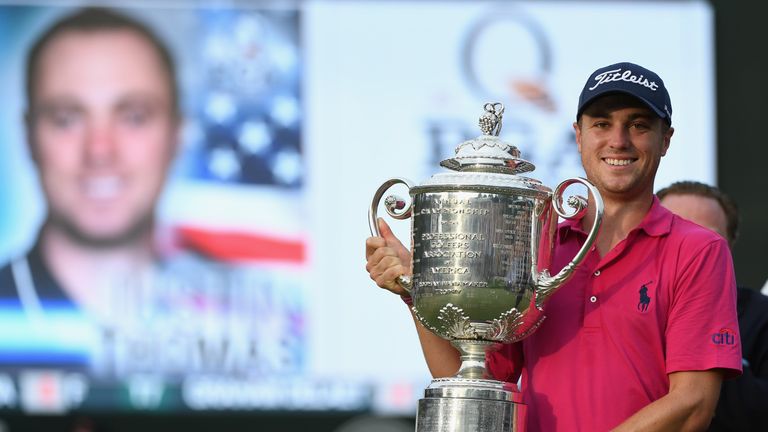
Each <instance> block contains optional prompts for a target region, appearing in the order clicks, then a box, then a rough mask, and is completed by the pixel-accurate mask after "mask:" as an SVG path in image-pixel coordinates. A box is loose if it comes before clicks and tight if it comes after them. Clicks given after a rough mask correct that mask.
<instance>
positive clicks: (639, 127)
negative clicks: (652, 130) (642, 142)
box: [632, 122, 649, 130]
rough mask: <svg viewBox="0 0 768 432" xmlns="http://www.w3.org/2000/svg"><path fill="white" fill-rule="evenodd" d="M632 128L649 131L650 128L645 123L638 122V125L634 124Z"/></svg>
mask: <svg viewBox="0 0 768 432" xmlns="http://www.w3.org/2000/svg"><path fill="white" fill-rule="evenodd" d="M632 127H633V128H635V129H637V130H648V129H649V126H648V125H647V124H645V123H642V122H638V123H632Z"/></svg>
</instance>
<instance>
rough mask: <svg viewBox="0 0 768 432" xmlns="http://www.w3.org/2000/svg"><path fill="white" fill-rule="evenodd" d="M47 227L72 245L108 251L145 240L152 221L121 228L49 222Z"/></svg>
mask: <svg viewBox="0 0 768 432" xmlns="http://www.w3.org/2000/svg"><path fill="white" fill-rule="evenodd" d="M48 225H49V227H50V228H52V229H58V230H60V231H62V232H63V234H64V235H65V236H66V237H67V238H69V239H70V240H71V241H73V242H74V243H77V244H80V245H82V246H84V247H88V248H98V249H109V248H115V247H121V246H125V245H128V244H131V243H135V242H136V241H140V240H142V239H144V238H146V236H147V235H149V234H150V233H151V231H152V219H151V218H145V219H142V220H141V221H137V222H135V223H133V224H125V225H123V226H109V227H107V226H100V227H93V226H89V227H82V226H78V225H77V224H74V223H69V222H68V221H61V220H59V221H55V220H51V221H49V224H48Z"/></svg>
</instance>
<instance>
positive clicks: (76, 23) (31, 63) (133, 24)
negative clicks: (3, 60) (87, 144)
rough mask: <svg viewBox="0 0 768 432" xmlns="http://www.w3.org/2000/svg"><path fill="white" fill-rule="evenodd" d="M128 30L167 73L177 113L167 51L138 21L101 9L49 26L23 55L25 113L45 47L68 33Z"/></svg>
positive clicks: (173, 74) (173, 72)
mask: <svg viewBox="0 0 768 432" xmlns="http://www.w3.org/2000/svg"><path fill="white" fill-rule="evenodd" d="M109 30H129V31H133V32H136V33H137V34H139V35H141V36H142V37H143V38H145V39H146V40H147V41H148V42H149V44H150V45H151V46H152V48H153V49H154V50H155V51H156V53H157V55H158V57H159V58H160V62H161V64H162V65H163V67H164V68H165V71H166V73H167V75H168V76H167V79H168V85H169V87H170V91H171V103H172V109H173V110H174V112H175V113H177V114H178V112H179V90H178V83H177V80H176V67H175V65H174V62H173V58H172V57H171V53H170V51H169V50H168V48H167V47H166V46H165V45H164V44H163V43H162V42H161V41H160V38H158V37H157V36H156V35H155V33H154V32H152V30H150V29H149V27H147V26H146V25H145V24H143V23H141V22H139V21H138V20H136V19H134V18H131V17H129V16H127V15H123V14H121V13H119V12H116V11H112V10H109V9H105V8H98V7H89V8H84V9H81V10H78V11H77V12H75V13H73V14H71V15H68V16H65V17H63V18H61V19H60V20H58V21H56V22H55V23H54V24H53V25H51V26H50V27H49V28H48V29H47V30H46V31H45V32H44V33H43V34H42V35H40V36H39V37H38V38H37V40H36V41H35V43H34V44H33V45H32V47H31V48H30V50H29V52H28V53H27V59H26V60H27V61H26V96H27V109H29V110H31V109H32V108H33V107H32V101H33V100H34V95H35V78H36V76H37V72H38V66H39V60H40V55H41V53H42V52H43V50H44V49H45V47H46V46H47V45H48V44H49V43H50V42H51V41H52V40H54V39H55V38H56V37H58V36H59V35H61V34H63V33H66V32H68V31H87V32H98V31H109Z"/></svg>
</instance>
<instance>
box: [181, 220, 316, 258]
mask: <svg viewBox="0 0 768 432" xmlns="http://www.w3.org/2000/svg"><path fill="white" fill-rule="evenodd" d="M178 235H179V240H180V241H181V243H182V245H184V246H185V247H188V248H190V249H193V250H196V251H198V252H200V253H202V254H204V255H206V256H209V257H211V258H214V259H217V260H221V261H264V260H271V261H283V262H292V263H303V262H304V260H305V259H306V246H305V244H304V242H303V241H301V240H288V239H284V238H278V237H271V236H267V235H261V234H253V233H248V234H245V233H242V232H233V231H213V230H207V229H203V228H195V227H179V228H178Z"/></svg>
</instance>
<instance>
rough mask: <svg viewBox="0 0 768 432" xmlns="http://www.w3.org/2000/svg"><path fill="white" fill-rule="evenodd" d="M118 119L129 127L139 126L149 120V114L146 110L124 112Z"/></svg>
mask: <svg viewBox="0 0 768 432" xmlns="http://www.w3.org/2000/svg"><path fill="white" fill-rule="evenodd" d="M120 118H122V119H123V121H124V122H126V123H128V124H130V125H133V126H140V125H143V124H144V123H146V122H147V120H148V119H149V113H148V112H147V110H143V109H132V110H126V111H124V112H123V113H122V115H121V116H120Z"/></svg>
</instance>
